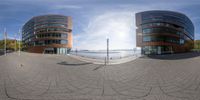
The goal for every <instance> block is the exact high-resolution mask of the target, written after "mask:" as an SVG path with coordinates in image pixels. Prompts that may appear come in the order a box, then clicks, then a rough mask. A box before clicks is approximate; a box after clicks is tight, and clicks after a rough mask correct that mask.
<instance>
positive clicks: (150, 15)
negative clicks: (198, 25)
mask: <svg viewBox="0 0 200 100" xmlns="http://www.w3.org/2000/svg"><path fill="white" fill-rule="evenodd" d="M136 26H137V27H138V29H137V34H141V33H142V34H141V35H137V39H140V40H137V42H138V41H139V43H137V45H139V46H141V47H142V53H143V54H165V53H174V52H183V51H186V50H188V48H190V49H191V47H192V44H191V47H187V43H189V42H190V43H191V41H193V40H194V25H193V23H192V22H191V20H190V19H189V18H188V17H187V16H185V15H184V14H181V13H178V12H172V11H145V12H140V13H137V14H136Z"/></svg>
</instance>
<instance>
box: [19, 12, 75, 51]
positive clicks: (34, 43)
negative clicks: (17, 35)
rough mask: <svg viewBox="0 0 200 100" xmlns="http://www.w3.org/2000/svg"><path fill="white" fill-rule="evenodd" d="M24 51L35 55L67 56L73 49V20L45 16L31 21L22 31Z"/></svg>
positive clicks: (64, 17) (63, 17)
mask: <svg viewBox="0 0 200 100" xmlns="http://www.w3.org/2000/svg"><path fill="white" fill-rule="evenodd" d="M22 42H23V49H24V50H25V51H28V52H33V53H54V54H67V53H69V52H70V50H71V48H72V18H71V17H69V16H63V15H43V16H36V17H33V18H32V19H30V20H29V21H28V22H27V23H26V24H25V25H24V26H23V29H22Z"/></svg>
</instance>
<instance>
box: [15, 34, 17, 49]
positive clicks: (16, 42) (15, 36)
mask: <svg viewBox="0 0 200 100" xmlns="http://www.w3.org/2000/svg"><path fill="white" fill-rule="evenodd" d="M16 51H17V33H15V52H16Z"/></svg>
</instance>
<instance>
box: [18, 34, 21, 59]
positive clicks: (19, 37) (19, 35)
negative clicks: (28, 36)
mask: <svg viewBox="0 0 200 100" xmlns="http://www.w3.org/2000/svg"><path fill="white" fill-rule="evenodd" d="M18 34H19V41H18V42H19V56H20V53H21V51H20V48H21V46H20V39H21V33H20V30H19V33H18Z"/></svg>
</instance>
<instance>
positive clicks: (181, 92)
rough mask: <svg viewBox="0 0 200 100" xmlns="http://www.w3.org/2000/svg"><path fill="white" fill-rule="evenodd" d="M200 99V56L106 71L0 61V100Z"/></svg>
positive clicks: (42, 58)
mask: <svg viewBox="0 0 200 100" xmlns="http://www.w3.org/2000/svg"><path fill="white" fill-rule="evenodd" d="M179 55H183V54H177V55H176V56H179ZM185 55H191V54H190V53H188V54H185ZM199 99H200V56H199V57H198V56H196V57H191V58H184V59H174V60H170V59H168V60H167V59H152V58H147V57H143V58H138V59H136V60H134V61H131V62H128V63H124V64H119V65H109V66H104V65H95V64H91V63H86V62H82V61H79V60H76V59H74V58H71V57H69V56H58V55H40V54H31V53H22V54H21V56H18V55H17V54H16V53H11V54H8V56H6V57H5V56H0V100H199Z"/></svg>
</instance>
